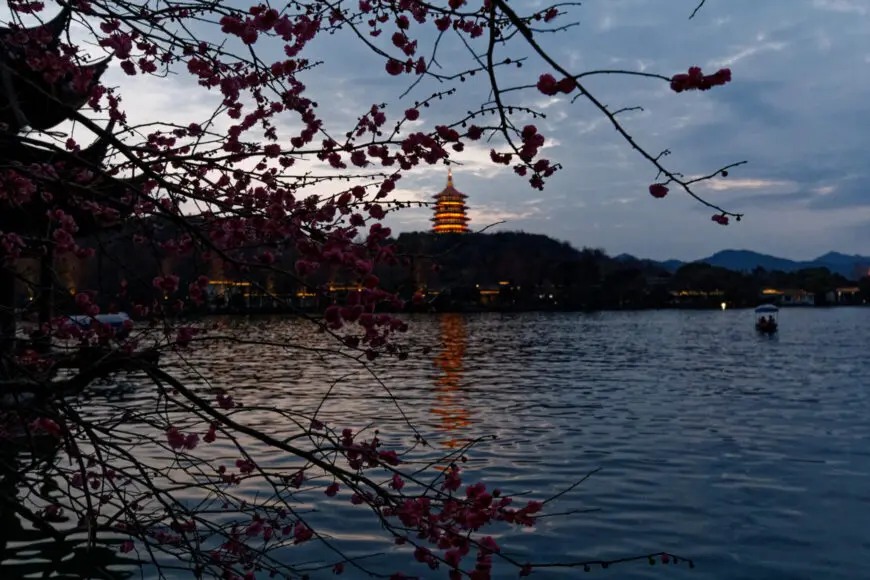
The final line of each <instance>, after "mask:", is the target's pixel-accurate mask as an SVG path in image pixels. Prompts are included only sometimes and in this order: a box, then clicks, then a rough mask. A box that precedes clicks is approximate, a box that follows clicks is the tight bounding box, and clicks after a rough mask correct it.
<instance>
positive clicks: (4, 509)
mask: <svg viewBox="0 0 870 580" xmlns="http://www.w3.org/2000/svg"><path fill="white" fill-rule="evenodd" d="M13 443H14V442H6V444H5V446H4V448H3V449H0V499H2V501H0V578H2V579H3V580H12V579H13V578H14V579H17V578H22V579H23V578H52V579H53V580H81V579H83V578H102V579H105V580H125V579H127V578H131V577H133V576H135V575H136V572H135V570H134V569H133V568H132V567H131V566H130V564H131V563H132V562H133V559H132V558H130V557H123V558H122V557H121V556H120V555H119V553H118V545H119V544H120V540H115V541H114V542H113V541H111V540H105V538H102V541H99V540H98V541H97V542H96V543H95V544H92V543H90V542H89V541H88V536H87V534H86V533H85V532H71V531H70V530H72V527H73V525H74V524H75V522H71V521H70V522H67V523H59V524H58V523H54V524H52V525H53V526H55V527H56V528H57V529H58V530H59V531H60V532H61V534H63V536H62V537H58V538H53V537H52V536H51V535H49V534H48V533H46V532H45V531H41V530H38V529H34V527H33V526H32V525H31V524H29V523H25V522H24V521H23V520H22V518H21V517H20V516H19V515H18V514H17V513H16V510H26V509H27V507H32V506H33V503H32V502H33V496H34V495H38V496H39V497H40V498H42V499H43V500H48V499H50V498H51V497H52V496H55V495H58V494H60V493H62V492H61V491H60V490H59V489H58V488H57V482H56V480H55V479H53V478H52V477H50V476H49V466H50V465H51V464H52V463H54V462H55V461H56V460H57V458H58V450H59V445H58V444H57V443H56V441H55V440H54V439H53V438H48V437H38V438H35V439H34V440H33V441H32V447H31V444H30V443H28V444H27V447H28V448H29V450H28V451H27V452H24V451H23V450H22V449H21V448H19V447H18V446H17V445H14V444H13ZM23 493H27V494H29V495H30V496H31V497H30V499H31V502H30V503H29V505H28V506H27V507H25V506H22V505H18V504H16V503H13V502H15V499H14V498H16V497H18V498H20V497H21V494H23ZM37 503H38V502H37Z"/></svg>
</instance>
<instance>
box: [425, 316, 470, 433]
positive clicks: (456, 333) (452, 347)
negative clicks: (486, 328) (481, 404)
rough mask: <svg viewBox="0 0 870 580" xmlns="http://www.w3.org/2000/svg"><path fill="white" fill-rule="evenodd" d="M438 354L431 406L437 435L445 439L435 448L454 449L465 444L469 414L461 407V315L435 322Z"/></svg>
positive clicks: (463, 346)
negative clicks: (437, 430)
mask: <svg viewBox="0 0 870 580" xmlns="http://www.w3.org/2000/svg"><path fill="white" fill-rule="evenodd" d="M439 328H440V338H441V341H440V342H441V352H440V353H439V354H438V356H436V357H435V361H434V364H435V367H436V368H437V369H438V371H439V373H438V374H436V376H435V403H434V406H433V407H432V413H433V414H434V415H436V416H437V417H439V423H438V425H439V431H440V432H441V433H443V434H444V435H445V437H443V438H441V439H440V440H439V445H441V446H443V447H446V448H448V449H455V448H457V447H461V446H462V445H464V444H466V442H467V441H468V438H467V437H463V436H462V435H463V431H464V429H465V428H466V427H468V426H470V425H471V413H470V412H469V411H468V410H467V409H466V408H465V406H464V403H465V402H466V400H467V398H468V393H467V392H466V391H465V389H464V388H463V384H462V378H463V372H462V371H463V366H462V365H463V358H464V357H465V349H466V342H467V340H468V329H467V328H466V324H465V318H464V317H463V315H461V314H443V315H442V316H441V318H440V320H439Z"/></svg>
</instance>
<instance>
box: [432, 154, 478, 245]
mask: <svg viewBox="0 0 870 580" xmlns="http://www.w3.org/2000/svg"><path fill="white" fill-rule="evenodd" d="M434 198H435V217H433V218H432V222H433V224H434V225H433V226H432V231H433V232H434V233H436V234H464V233H467V232H468V222H469V221H470V220H469V218H468V216H467V215H466V213H465V212H466V210H467V209H468V206H466V205H465V200H466V199H468V196H467V195H465V194H464V193H461V192H460V191H459V190H457V189H456V188H455V187H453V170H452V169H448V170H447V187H445V188H444V190H443V191H441V193H439V194H437V195H435V196H434Z"/></svg>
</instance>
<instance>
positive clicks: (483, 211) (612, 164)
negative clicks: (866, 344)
mask: <svg viewBox="0 0 870 580" xmlns="http://www.w3.org/2000/svg"><path fill="white" fill-rule="evenodd" d="M533 5H534V4H533V3H529V2H517V3H516V9H517V10H522V11H526V10H528V9H529V7H530V6H533ZM537 5H538V7H539V8H540V7H541V6H543V4H541V3H538V4H537ZM512 6H514V4H512ZM692 8H694V3H683V2H661V1H660V0H589V1H588V2H585V3H584V4H583V5H582V6H581V7H572V8H571V9H570V10H571V15H570V16H568V17H564V18H563V20H564V21H565V22H566V23H567V22H571V21H576V22H577V23H578V25H577V26H575V27H573V28H571V29H569V30H568V31H567V32H564V33H561V34H553V35H540V36H539V42H540V43H541V45H542V46H544V47H545V48H546V49H547V50H548V51H549V53H550V54H551V55H552V56H553V57H554V58H556V59H557V60H558V61H559V62H561V63H563V64H564V65H566V66H568V67H570V69H571V71H572V72H576V73H579V72H583V71H589V70H600V69H611V68H617V67H625V68H627V69H630V70H638V71H643V72H649V73H661V74H664V75H665V76H670V75H672V74H675V73H677V72H681V71H685V70H686V69H687V68H688V67H689V66H692V65H700V66H703V67H704V68H705V69H709V70H713V69H714V68H715V67H717V66H722V65H725V64H727V65H729V66H731V67H732V69H733V79H734V80H733V81H732V83H731V84H729V85H728V86H725V87H719V88H717V90H711V91H708V92H703V93H698V92H695V93H683V94H674V93H673V92H671V91H670V90H669V89H668V86H667V83H665V82H662V81H658V80H654V79H649V78H640V77H621V76H615V75H600V76H593V77H588V78H586V79H585V81H584V82H585V86H586V88H587V89H588V90H590V91H591V92H592V93H593V94H594V95H595V97H596V98H597V99H598V100H599V101H600V102H601V103H603V104H605V105H607V106H608V107H609V109H610V110H617V109H621V108H624V107H632V106H641V107H643V111H642V112H634V113H630V114H629V113H627V114H621V115H620V116H619V117H618V118H619V119H620V120H621V122H622V123H623V124H624V127H625V129H626V130H627V131H628V132H629V133H630V134H631V135H632V137H633V138H634V139H635V141H636V143H637V144H638V145H639V146H641V147H644V148H645V149H646V150H647V151H648V152H649V153H651V154H653V155H658V154H659V153H661V152H664V151H665V150H667V151H668V152H669V153H670V154H669V155H667V156H665V157H663V158H662V159H663V160H664V162H665V163H666V165H667V166H668V167H670V168H672V169H674V170H676V171H681V172H683V173H684V174H686V175H706V174H709V173H712V172H714V171H715V170H717V169H718V168H720V167H722V166H724V165H727V164H729V163H732V162H735V161H740V160H748V161H749V163H748V164H747V165H745V166H742V167H739V168H736V169H734V170H732V171H731V172H730V175H729V176H728V177H727V178H724V179H716V180H713V181H711V182H709V183H707V184H704V185H703V186H699V187H698V188H697V191H698V193H701V194H703V195H704V196H708V197H709V199H710V201H711V202H714V203H717V204H723V206H724V207H726V208H728V209H731V210H734V211H739V212H744V213H745V214H746V217H745V219H744V220H743V221H741V222H740V223H739V224H733V225H732V226H729V227H720V226H717V225H716V224H714V223H712V222H710V220H709V214H710V213H711V212H710V211H709V210H708V209H706V208H704V207H703V206H700V205H698V204H697V203H695V202H694V201H692V200H690V199H689V198H688V197H687V196H685V195H681V194H680V193H679V192H678V191H673V192H672V194H671V195H669V196H668V197H667V198H665V199H663V200H655V199H652V198H651V197H650V196H649V194H648V193H647V187H648V185H649V183H652V182H653V181H654V180H655V179H656V171H655V170H654V168H653V167H652V166H651V165H650V164H649V163H648V162H647V161H646V160H645V159H644V158H643V157H642V156H641V155H640V154H639V153H638V152H637V151H635V150H634V149H632V147H631V146H630V145H629V144H628V143H626V142H625V140H624V139H622V138H621V137H620V136H619V135H618V134H617V133H616V131H614V129H613V126H612V125H611V124H610V122H609V121H608V120H607V119H606V118H604V117H603V115H602V114H601V112H600V111H598V110H596V108H595V107H593V106H592V105H591V104H590V103H589V102H588V101H586V100H584V99H582V98H580V99H578V100H577V101H576V102H574V103H571V99H567V98H564V97H561V98H548V97H545V96H543V95H541V94H540V93H538V92H537V91H536V90H535V89H534V88H530V89H524V90H516V91H510V92H506V93H504V95H503V96H504V99H505V100H506V101H507V102H508V104H511V105H514V106H527V107H534V108H536V109H537V110H539V111H541V112H543V113H545V114H546V118H545V119H540V118H539V119H533V118H531V117H520V118H518V119H517V123H518V124H520V126H522V125H523V124H527V123H534V124H536V125H537V126H538V127H539V128H540V129H541V131H542V132H544V133H545V135H546V136H547V139H548V149H547V150H546V151H545V156H546V157H547V158H550V159H552V160H554V161H557V162H560V163H562V164H563V166H564V169H563V170H562V171H560V172H558V173H557V174H555V175H554V176H553V177H552V178H551V179H550V181H549V182H548V184H547V187H546V189H545V190H544V192H539V191H536V190H534V189H531V188H530V186H529V184H528V180H527V179H524V178H520V177H518V176H516V175H515V174H514V173H513V171H511V169H510V168H504V167H499V166H495V165H494V164H492V163H491V162H490V160H489V150H490V148H491V147H492V148H496V149H498V148H500V147H501V143H500V142H499V141H498V139H496V140H494V141H493V142H492V143H488V142H478V143H474V144H471V145H469V146H468V147H467V148H466V150H465V151H464V152H462V153H459V154H457V155H456V156H455V160H456V161H457V162H458V163H461V164H460V165H457V166H456V168H455V169H454V178H455V181H456V185H457V187H458V188H459V189H460V190H462V191H463V192H464V193H466V194H468V195H469V196H470V198H469V204H470V206H471V212H472V213H471V216H472V219H473V220H474V222H473V223H474V224H475V225H478V224H480V225H483V224H485V222H487V221H488V220H492V221H497V220H498V219H502V218H504V219H508V220H509V223H508V224H505V226H504V227H506V228H510V229H524V230H527V231H537V232H541V233H547V234H550V235H553V236H554V237H557V238H559V239H565V240H568V241H570V242H571V243H573V244H575V245H578V246H582V245H590V246H595V247H605V248H606V249H607V250H608V251H609V252H611V253H612V254H618V253H621V252H629V253H632V254H636V255H641V256H650V257H659V258H664V257H678V258H697V257H699V256H701V255H707V254H710V253H713V252H715V251H717V250H720V249H723V248H728V247H748V248H750V249H756V250H759V251H766V252H775V253H780V254H781V255H783V256H786V257H794V258H802V257H807V256H810V255H817V254H821V253H823V252H824V251H827V250H831V249H836V250H840V251H844V252H850V253H858V252H864V253H867V252H868V248H867V244H868V242H870V240H868V236H866V235H858V232H860V231H861V230H860V228H861V227H863V226H866V225H867V222H868V220H870V214H868V213H867V212H868V211H870V170H868V168H867V163H866V152H867V150H868V149H870V136H868V132H867V131H866V129H865V127H864V125H863V124H862V123H861V120H862V119H866V118H870V102H868V100H867V95H868V94H870V47H868V44H867V40H866V39H867V38H870V19H868V18H867V17H866V16H867V14H868V11H870V7H868V6H867V5H866V2H862V1H859V0H851V1H847V0H770V1H768V2H756V1H754V0H728V2H707V3H706V5H705V6H704V7H703V8H702V9H701V11H700V12H699V13H698V15H697V16H696V17H695V18H694V19H693V20H691V21H689V20H688V15H689V13H690V12H691V9H692ZM415 26H416V25H415ZM387 30H391V29H387ZM200 33H201V34H214V30H213V29H212V30H211V31H209V30H206V29H202V30H200V29H197V34H200ZM389 36H390V35H389V34H384V35H381V37H379V38H377V39H368V40H371V41H372V42H374V43H375V44H376V45H377V46H378V47H379V49H381V50H384V51H386V52H387V53H389V54H393V55H396V54H397V50H396V49H395V47H393V46H392V44H391V43H390V39H389ZM433 39H434V36H433V35H432V34H430V33H428V32H427V35H426V36H424V37H422V38H421V47H425V48H424V49H423V54H427V55H428V54H430V50H431V41H432V40H433ZM518 40H521V39H518ZM484 42H485V39H477V40H474V41H471V45H472V47H473V48H474V49H475V50H478V51H481V50H483V48H484ZM427 43H429V44H428V45H427ZM440 47H441V48H440V49H439V50H440V52H439V57H438V65H437V66H435V68H433V70H436V71H437V72H438V73H439V74H442V75H444V76H445V77H449V76H450V75H452V74H453V73H454V72H456V71H459V70H462V69H463V68H465V67H467V66H468V65H469V63H471V62H472V61H471V58H470V56H469V54H468V52H467V50H466V48H465V47H464V45H463V44H462V43H461V42H459V40H458V38H457V36H456V34H455V33H453V32H452V31H451V32H449V33H448V34H446V35H445V37H444V38H443V39H442V41H441V44H440ZM309 48H310V52H308V53H306V56H307V57H308V58H310V59H311V60H312V61H320V60H322V61H323V64H322V65H320V66H318V67H317V68H315V69H314V70H312V71H310V72H306V73H304V74H303V75H301V77H300V78H301V80H302V81H303V82H304V83H305V84H306V86H307V87H308V93H309V94H310V95H311V96H312V97H313V98H315V100H317V101H318V103H319V105H320V107H319V108H318V110H319V111H321V114H322V115H323V117H324V119H325V120H326V123H327V127H328V129H329V131H331V132H335V133H336V134H343V132H344V131H346V130H347V128H348V125H349V124H351V123H353V122H354V121H355V119H356V118H358V117H359V116H360V115H362V114H364V113H365V112H366V111H367V110H368V108H369V107H370V106H371V105H372V104H374V103H386V104H387V105H388V108H387V114H388V117H389V118H390V119H396V118H398V117H400V116H401V115H402V113H403V111H404V110H405V109H407V108H409V107H412V106H414V105H415V102H419V101H422V100H424V99H427V98H429V97H431V96H432V95H433V93H436V92H438V91H446V90H448V89H455V90H456V92H455V94H453V95H450V96H445V97H443V98H442V99H437V98H436V99H434V100H433V101H432V105H431V107H429V108H424V109H422V115H421V117H422V120H425V126H427V127H429V126H432V125H433V124H436V123H445V122H451V121H454V120H456V119H458V118H462V117H463V116H465V115H466V114H468V112H470V111H476V110H479V108H480V105H481V103H485V102H488V101H490V99H491V94H490V91H489V87H488V79H487V78H486V77H487V75H485V74H477V75H475V76H473V77H471V76H466V77H464V82H459V81H458V79H456V80H453V81H448V80H442V81H438V80H433V79H427V80H425V81H423V82H421V83H420V84H419V85H417V86H415V87H414V88H413V89H412V90H411V91H410V93H409V94H408V95H407V96H404V97H401V98H400V95H402V93H403V92H405V90H406V89H408V88H409V87H410V85H411V82H412V81H413V80H414V79H409V78H407V77H401V78H391V77H389V76H388V75H386V74H385V73H384V58H383V57H382V56H379V55H377V54H375V53H374V52H372V51H371V50H369V49H368V48H366V47H364V46H363V45H362V44H361V42H360V40H359V38H357V37H355V36H354V35H351V34H336V35H334V36H333V35H322V36H321V37H319V38H318V39H317V40H316V41H314V42H313V43H312V44H311V46H310V47H309ZM499 51H500V52H499V58H500V59H504V58H506V57H508V56H510V57H511V58H512V59H514V62H515V61H516V59H518V58H521V57H530V58H529V59H528V60H527V61H525V62H524V63H523V67H522V68H516V66H514V64H511V65H510V66H499V67H498V68H497V72H498V75H499V79H500V83H501V85H502V86H503V87H512V86H520V85H531V84H534V82H535V80H536V78H537V75H539V74H541V73H543V72H549V69H548V67H547V66H546V65H545V64H544V63H543V62H542V61H541V60H540V59H539V58H532V57H531V56H532V55H531V54H530V52H531V51H530V50H529V49H528V48H527V47H523V43H522V42H519V41H516V42H512V43H509V44H508V46H507V47H505V48H499ZM278 58H281V51H280V45H275V46H274V47H272V48H268V49H267V50H266V52H265V53H264V60H266V61H267V62H269V61H270V60H277V59H278ZM498 62H501V61H498ZM109 78H110V79H111V81H112V82H113V83H117V84H118V85H119V86H120V87H121V90H122V94H123V95H124V99H125V104H126V109H127V111H128V114H129V115H130V116H131V117H134V118H135V119H136V120H148V119H150V120H154V121H166V120H178V121H179V122H181V121H189V120H192V119H196V118H203V117H206V116H208V115H209V114H210V112H211V109H212V107H213V106H214V103H215V101H214V98H213V97H211V96H209V95H207V94H206V93H204V92H203V91H202V89H200V88H198V87H195V86H194V85H192V84H191V82H190V80H189V79H188V78H186V77H185V76H184V75H180V76H178V77H176V78H171V79H162V80H160V79H143V78H138V77H137V78H133V79H131V78H129V77H126V76H124V75H122V74H121V73H120V72H119V71H117V70H116V69H113V71H112V72H111V73H110V75H109ZM474 122H478V123H480V124H486V123H491V122H492V117H489V116H486V117H483V118H478V119H476V120H475V121H474ZM292 127H293V122H290V121H288V123H287V125H286V128H287V129H288V130H289V129H291V128H292ZM283 128H284V127H283V126H282V129H283ZM315 167H316V168H317V169H318V170H319V171H320V170H322V171H325V172H328V171H329V170H328V169H325V168H324V167H323V164H321V163H319V162H317V161H306V162H300V163H299V167H298V168H296V169H299V170H302V169H313V168H315ZM445 178H446V168H445V167H444V166H443V165H440V164H439V165H436V166H431V167H421V168H417V169H415V170H414V171H411V172H409V173H408V174H407V175H406V177H405V178H404V179H402V180H401V181H400V183H399V188H398V189H397V190H396V191H395V192H394V194H393V195H394V197H395V198H397V199H398V198H399V197H400V196H404V197H405V198H407V199H410V200H421V201H422V200H427V199H429V198H430V197H431V196H432V195H433V194H435V193H437V192H438V191H439V190H440V189H441V188H443V186H444V180H445ZM339 186H340V185H336V187H339ZM341 186H345V185H341ZM318 191H319V192H329V191H331V190H330V186H326V185H324V186H321V187H319V188H318ZM429 215H430V214H429V213H427V210H425V209H413V210H405V211H403V212H399V213H398V214H390V217H389V218H388V222H389V225H391V226H392V227H393V228H394V229H396V230H402V229H418V228H425V227H428V218H429ZM862 224H863V225H862Z"/></svg>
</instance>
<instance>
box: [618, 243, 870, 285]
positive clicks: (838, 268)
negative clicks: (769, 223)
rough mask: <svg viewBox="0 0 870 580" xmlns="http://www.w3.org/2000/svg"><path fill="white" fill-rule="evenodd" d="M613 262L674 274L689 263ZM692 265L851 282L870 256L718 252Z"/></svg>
mask: <svg viewBox="0 0 870 580" xmlns="http://www.w3.org/2000/svg"><path fill="white" fill-rule="evenodd" d="M615 259H616V260H619V261H621V262H642V263H654V264H657V265H658V266H659V267H661V268H663V269H665V270H668V271H669V272H675V271H676V270H678V269H679V268H680V267H681V266H684V265H685V264H687V263H690V262H682V261H680V260H665V261H661V262H655V261H652V260H642V259H640V258H636V257H634V256H631V255H629V254H620V255H619V256H617V257H616V258H615ZM694 262H699V263H703V264H710V265H711V266H718V267H720V268H725V269H727V270H733V271H735V272H752V271H753V270H755V269H756V268H763V269H765V270H767V271H774V270H779V271H780V272H796V271H798V270H804V269H807V268H827V269H828V270H830V271H831V273H834V274H840V275H841V276H844V277H846V278H849V279H852V280H854V279H857V278H861V277H862V276H865V275H867V274H868V271H870V256H861V255H857V254H855V255H849V254H842V253H840V252H828V253H826V254H823V255H821V256H819V257H818V258H815V259H813V260H805V261H799V260H789V259H788V258H779V257H777V256H771V255H769V254H762V253H759V252H753V251H751V250H722V251H721V252H716V253H715V254H713V255H712V256H708V257H706V258H701V259H698V260H694Z"/></svg>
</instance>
